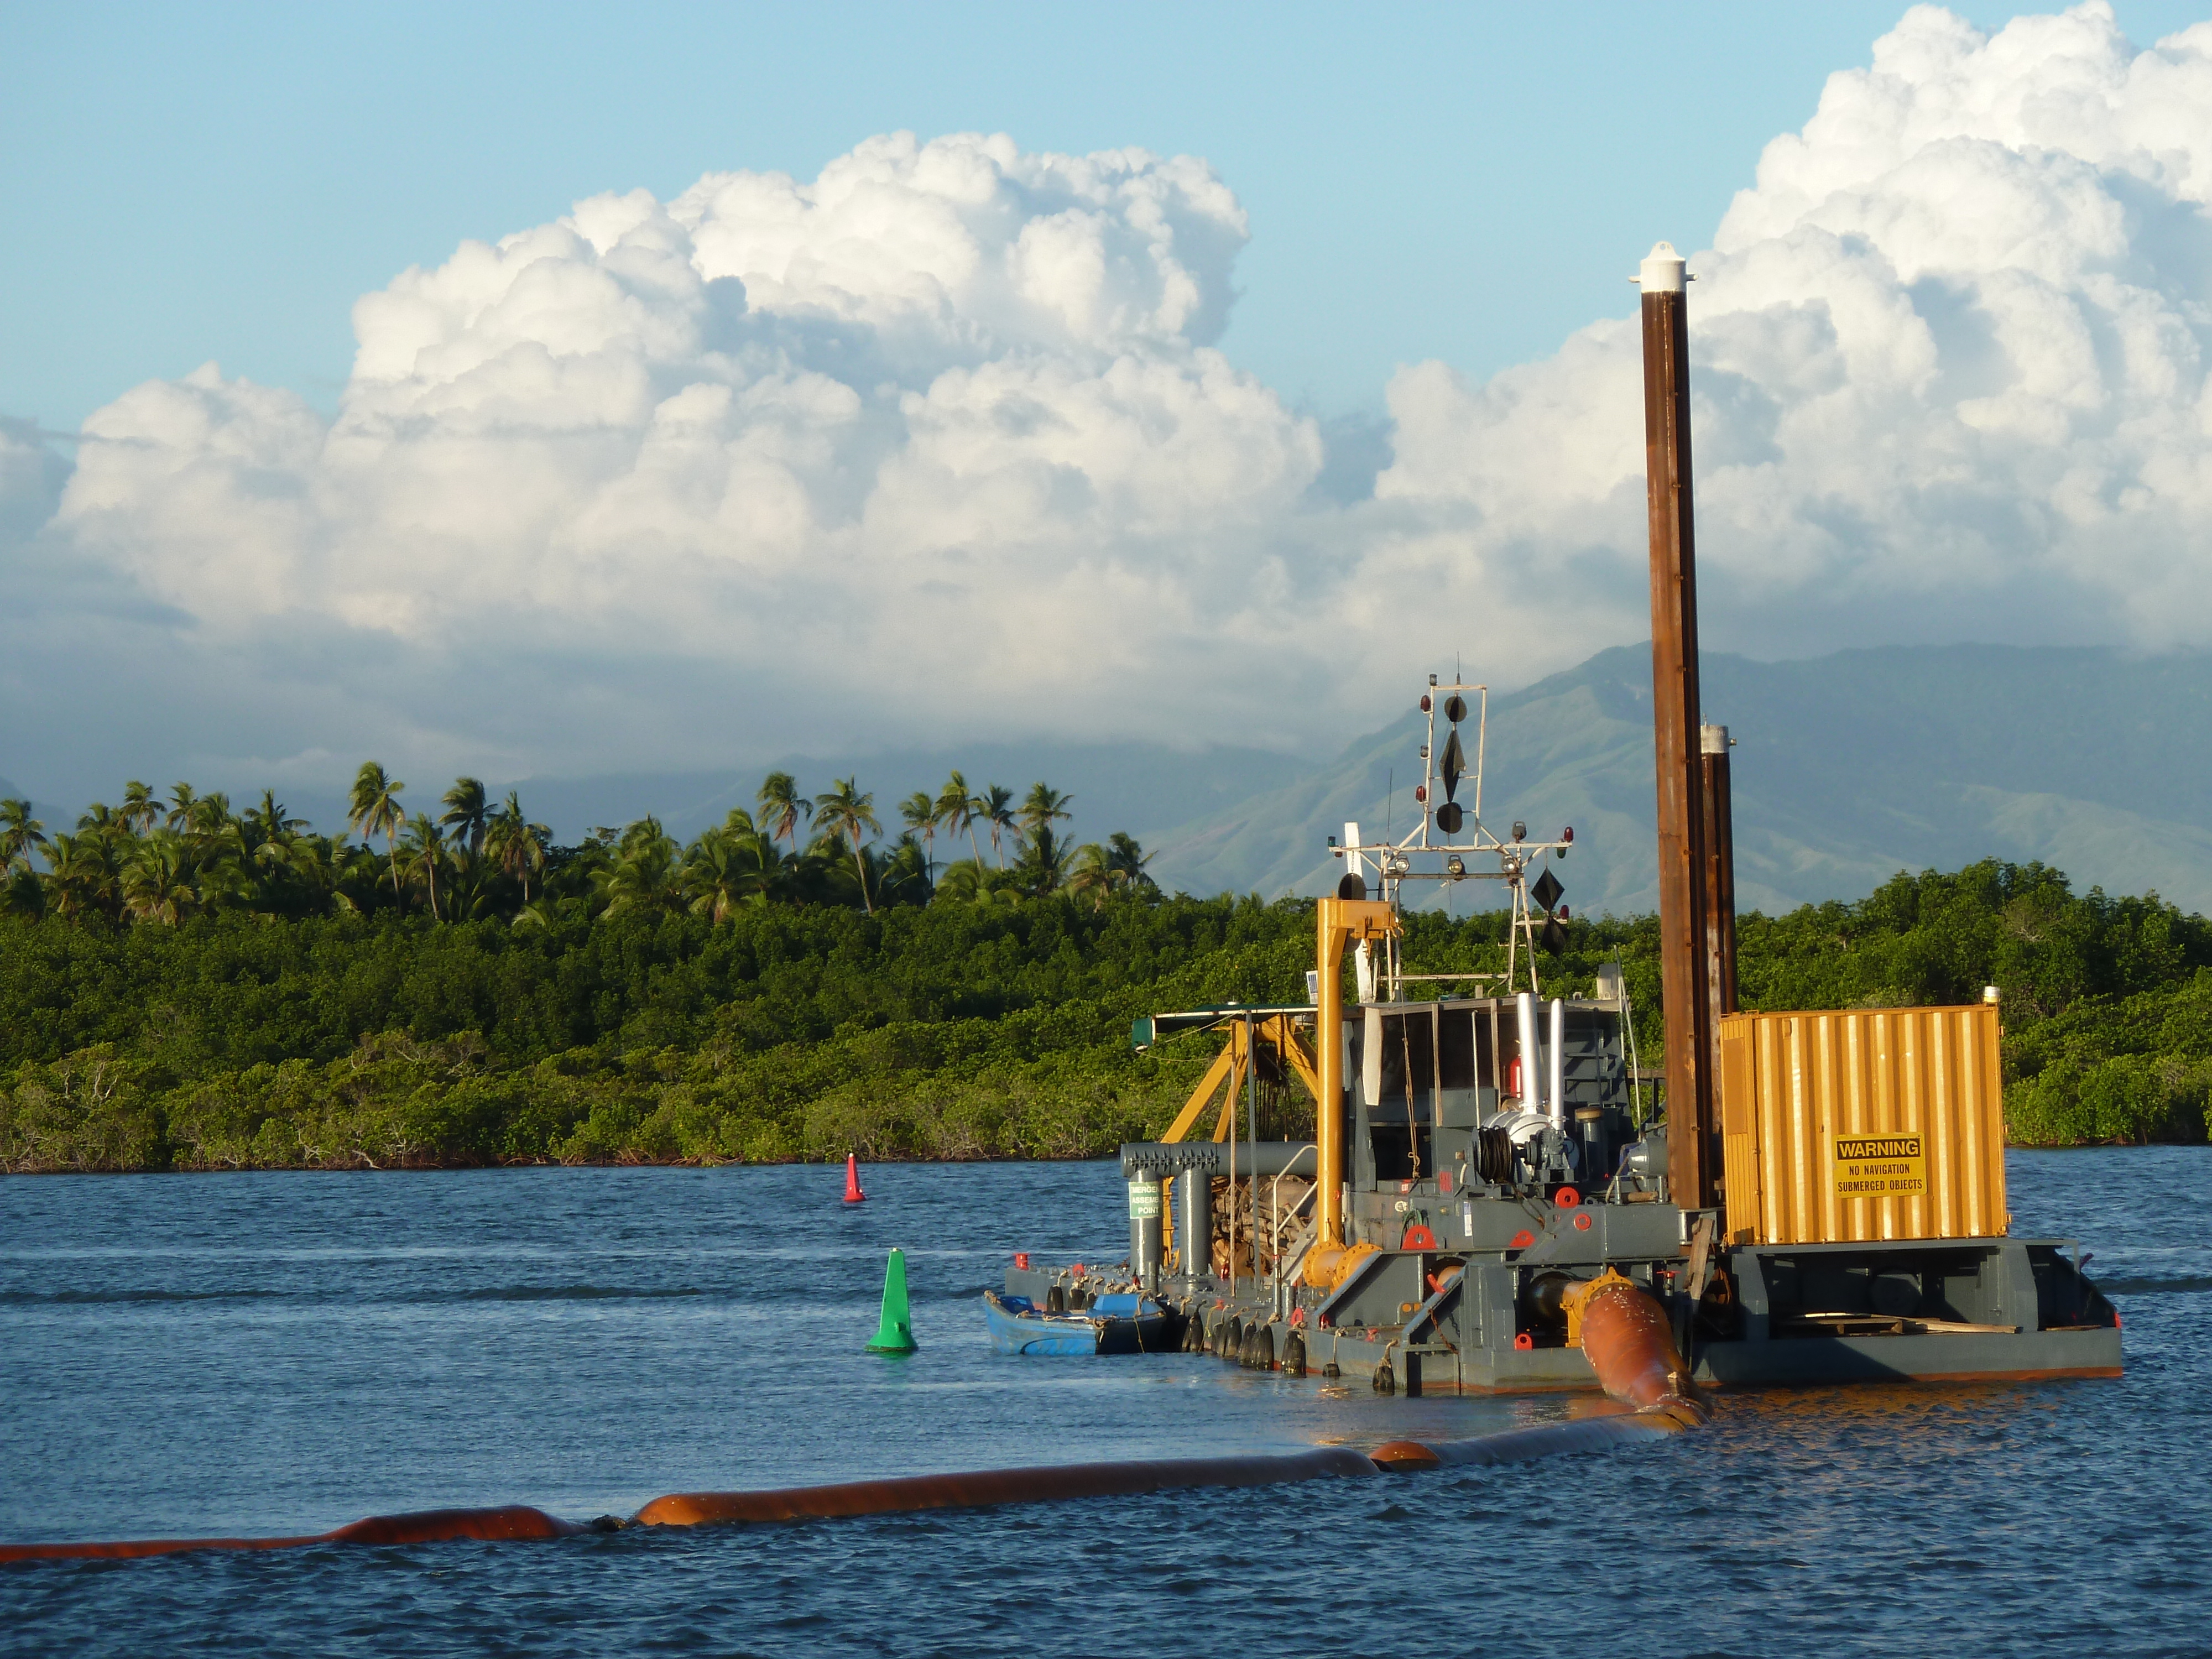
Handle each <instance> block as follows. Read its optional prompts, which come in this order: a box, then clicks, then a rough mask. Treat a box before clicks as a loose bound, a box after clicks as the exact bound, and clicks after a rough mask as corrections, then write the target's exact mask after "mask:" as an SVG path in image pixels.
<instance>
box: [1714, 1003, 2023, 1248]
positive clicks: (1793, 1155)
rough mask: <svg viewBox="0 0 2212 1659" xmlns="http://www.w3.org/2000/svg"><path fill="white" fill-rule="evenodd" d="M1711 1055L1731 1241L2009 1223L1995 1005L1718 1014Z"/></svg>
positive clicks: (2000, 1227) (1837, 1239)
mask: <svg viewBox="0 0 2212 1659" xmlns="http://www.w3.org/2000/svg"><path fill="white" fill-rule="evenodd" d="M1720 1050H1721V1058H1720V1079H1719V1082H1720V1111H1721V1130H1722V1137H1723V1139H1722V1173H1723V1179H1724V1181H1725V1183H1726V1192H1725V1204H1726V1210H1727V1223H1728V1237H1729V1240H1730V1242H1732V1243H1739V1244H1828V1243H1853V1242H1857V1241H1859V1240H1865V1239H1890V1238H1900V1239H1905V1238H1987V1237H1996V1236H1998V1235H2001V1234H2002V1233H2003V1232H2004V1231H2005V1230H2006V1227H2007V1226H2008V1225H2009V1223H2010V1221H2011V1217H2010V1216H2009V1215H2008V1214H2007V1213H2006V1211H2005V1170H2004V1103H2003V1076H2002V1071H2001V1070H2000V1067H1999V1065H1998V1057H1997V1010H1996V1005H1995V1004H1994V1003H1980V1004H1975V1005H1972V1006H1967V1007H1963V1008H1851V1009H1844V1010H1839V1011H1837V1012H1826V1013H1778V1014H1753V1013H1741V1014H1729V1015H1725V1016H1723V1018H1722V1020H1721V1029H1720Z"/></svg>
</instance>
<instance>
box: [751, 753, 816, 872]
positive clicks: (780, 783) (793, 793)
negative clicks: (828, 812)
mask: <svg viewBox="0 0 2212 1659" xmlns="http://www.w3.org/2000/svg"><path fill="white" fill-rule="evenodd" d="M757 799H758V800H759V802H760V809H761V822H762V823H763V824H765V825H767V827H768V832H769V834H770V835H771V836H781V837H782V838H783V839H784V840H786V841H787V842H790V843H791V850H792V852H793V854H794V855H795V854H797V853H798V851H799V823H800V821H801V820H803V819H811V818H812V817H813V816H814V803H813V802H812V801H810V800H808V799H806V797H805V796H804V795H802V794H800V793H799V780H798V779H796V778H794V777H793V776H792V775H791V774H790V773H788V772H771V773H769V775H767V776H766V777H765V778H763V779H762V780H761V787H760V794H759V795H758V796H757Z"/></svg>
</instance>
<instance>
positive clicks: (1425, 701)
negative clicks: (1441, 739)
mask: <svg viewBox="0 0 2212 1659" xmlns="http://www.w3.org/2000/svg"><path fill="white" fill-rule="evenodd" d="M1421 712H1422V713H1423V714H1427V713H1428V712H1429V694H1428V693H1427V692H1425V691H1424V692H1422V693H1421Z"/></svg>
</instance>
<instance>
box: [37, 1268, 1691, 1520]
mask: <svg viewBox="0 0 2212 1659" xmlns="http://www.w3.org/2000/svg"><path fill="white" fill-rule="evenodd" d="M1569 1296H1570V1297H1571V1298H1572V1297H1580V1301H1579V1303H1578V1304H1577V1318H1578V1323H1579V1327H1580V1332H1581V1338H1582V1346H1583V1352H1584V1353H1585V1354H1587V1355H1588V1356H1589V1362H1590V1365H1591V1367H1592V1369H1593V1370H1595V1371H1596V1373H1597V1379H1598V1381H1599V1383H1601V1384H1602V1385H1603V1386H1604V1389H1605V1391H1606V1393H1607V1394H1608V1395H1611V1396H1612V1397H1613V1399H1614V1400H1616V1401H1620V1403H1621V1404H1622V1405H1624V1406H1626V1407H1628V1408H1629V1409H1628V1410H1626V1412H1623V1413H1620V1414H1618V1415H1615V1416H1610V1417H1595V1418H1583V1419H1575V1420H1571V1421H1568V1422H1565V1423H1546V1424H1541V1425H1537V1426H1535V1427H1533V1428H1526V1429H1511V1430H1508V1431H1505V1432H1504V1433H1502V1434H1491V1435H1484V1436H1482V1437H1480V1438H1477V1439H1474V1440H1446V1441H1439V1442H1437V1443H1426V1442H1423V1441H1418V1440H1394V1441H1391V1442H1390V1443H1389V1444H1388V1445H1384V1446H1378V1447H1376V1449H1375V1450H1374V1451H1373V1452H1372V1453H1371V1454H1370V1453H1365V1452H1359V1451H1355V1450H1353V1449H1352V1448H1351V1447H1349V1446H1320V1447H1316V1448H1314V1449H1311V1450H1310V1451H1302V1452H1288V1453H1279V1454H1264V1453H1263V1454H1259V1455H1251V1456H1244V1457H1191V1458H1172V1459H1159V1460H1151V1461H1146V1462H1128V1463H1067V1464H1061V1465H1059V1466H1057V1467H1052V1468H1035V1469H986V1470H982V1471H980V1472H977V1473H975V1474H919V1475H908V1476H904V1477H902V1478H900V1479H896V1480H851V1481H846V1482H843V1483H842V1484H840V1485H837V1486H791V1487H787V1488H784V1489H783V1490H781V1491H775V1492H671V1493H670V1494H669V1495H668V1496H666V1497H665V1498H654V1499H653V1502H651V1503H650V1504H647V1505H646V1506H645V1507H644V1508H643V1509H641V1510H639V1511H638V1512H637V1514H636V1516H635V1517H633V1519H632V1520H631V1522H629V1524H630V1525H633V1526H646V1527H696V1526H701V1525H704V1524H708V1523H709V1522H754V1523H759V1522H771V1523H773V1522H786V1521H805V1520H828V1519H833V1518H837V1517H842V1516H858V1515H890V1514H899V1513H905V1512H908V1511H912V1510H945V1509H977V1508H983V1507H986V1506H988V1505H993V1504H1043V1503H1053V1502H1057V1501H1061V1500H1065V1499H1067V1498H1114V1497H1124V1496H1128V1495H1130V1494H1133V1493H1139V1492H1180V1491H1188V1490H1191V1489H1193V1488H1196V1487H1200V1486H1279V1485H1282V1484H1285V1483H1286V1482H1290V1481H1297V1480H1320V1479H1322V1478H1324V1477H1328V1476H1358V1477H1366V1476H1371V1475H1375V1474H1386V1473H1393V1474H1395V1473H1411V1472H1416V1471H1419V1470H1421V1469H1428V1468H1451V1467H1459V1466H1463V1465H1484V1464H1508V1463H1525V1462H1529V1461H1531V1460H1533V1459H1534V1458H1539V1457H1550V1456H1556V1455H1559V1454H1560V1453H1563V1452H1576V1451H1589V1450H1595V1449H1598V1448H1601V1447H1604V1446H1610V1445H1618V1444H1620V1443H1624V1442H1627V1441H1632V1440H1642V1439H1647V1438H1649V1437H1651V1436H1653V1435H1662V1434H1674V1433H1676V1432H1679V1431H1681V1430H1683V1429H1686V1428H1692V1427H1695V1426H1696V1425H1699V1424H1700V1423H1702V1422H1704V1421H1705V1408H1704V1407H1703V1406H1702V1405H1700V1404H1699V1401H1698V1400H1697V1397H1696V1395H1695V1392H1694V1390H1692V1389H1691V1387H1690V1385H1689V1383H1688V1380H1687V1376H1686V1369H1685V1367H1684V1366H1683V1364H1682V1359H1681V1356H1680V1354H1679V1353H1677V1352H1675V1348H1674V1333H1673V1332H1672V1331H1671V1330H1670V1329H1669V1328H1668V1323H1667V1316H1666V1315H1665V1314H1664V1313H1662V1311H1661V1310H1660V1308H1659V1304H1657V1303H1656V1302H1654V1301H1653V1300H1652V1299H1651V1298H1650V1297H1649V1296H1647V1295H1645V1294H1644V1292H1643V1291H1640V1290H1638V1289H1637V1288H1636V1287H1635V1286H1634V1285H1631V1284H1630V1283H1628V1281H1627V1280H1626V1279H1618V1278H1612V1277H1608V1278H1604V1279H1596V1280H1593V1281H1592V1282H1591V1283H1590V1284H1589V1285H1588V1286H1577V1288H1576V1290H1575V1291H1570V1292H1569ZM616 1524H617V1523H615V1522H611V1521H610V1522H598V1523H595V1524H593V1525H591V1526H583V1525H579V1524H578V1523H577V1522H573V1521H562V1520H560V1519H558V1518H556V1517H555V1516H550V1515H548V1514H546V1513H545V1512H544V1510H535V1509H532V1508H530V1507H529V1506H528V1505H526V1504H509V1505H507V1507H505V1508H502V1509H493V1510H427V1511H424V1512H423V1513H422V1514H419V1515H394V1516H371V1517H370V1518H369V1519H368V1520H366V1521H356V1522H354V1523H353V1524H352V1525H351V1526H346V1527H340V1528H337V1529H336V1530H335V1531H332V1532H325V1533H316V1534H313V1535H312V1536H307V1537H299V1538H162V1539H148V1540H144V1541H139V1542H136V1543H116V1544H0V1562H9V1561H36V1560H53V1559H68V1558H75V1557H86V1556H94V1557H108V1558H114V1557H130V1556H140V1555H173V1554H175V1553H178V1552H179V1551H183V1550H275V1549H291V1548H296V1547H300V1546H302V1545H307V1544H428V1543H438V1542H443V1541H449V1540H454V1539H487V1540H490V1539H500V1540H504V1539H520V1538H568V1537H573V1536H574V1535H575V1534H579V1533H583V1532H592V1531H601V1530H607V1529H610V1528H612V1527H614V1526H615V1525H616Z"/></svg>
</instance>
